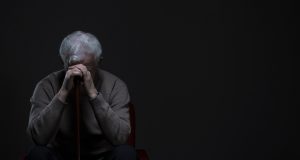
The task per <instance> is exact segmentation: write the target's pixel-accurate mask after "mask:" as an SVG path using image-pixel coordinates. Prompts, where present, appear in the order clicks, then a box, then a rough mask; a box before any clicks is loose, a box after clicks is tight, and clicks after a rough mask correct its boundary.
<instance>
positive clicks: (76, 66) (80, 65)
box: [69, 64, 88, 76]
mask: <svg viewBox="0 0 300 160" xmlns="http://www.w3.org/2000/svg"><path fill="white" fill-rule="evenodd" d="M69 68H70V69H74V68H77V69H79V70H80V71H81V72H82V75H83V76H86V74H87V71H88V70H87V68H86V66H84V65H83V64H77V65H73V66H70V67H69Z"/></svg>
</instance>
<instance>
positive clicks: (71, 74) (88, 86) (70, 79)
mask: <svg viewBox="0 0 300 160" xmlns="http://www.w3.org/2000/svg"><path fill="white" fill-rule="evenodd" d="M76 76H80V77H81V78H82V79H83V85H84V88H85V90H86V92H87V94H88V96H89V98H90V99H94V98H95V97H96V96H97V90H96V87H95V85H94V82H93V78H92V75H91V73H90V71H88V70H87V68H86V66H84V65H83V64H77V65H73V66H70V67H69V68H68V71H67V72H66V75H65V79H64V82H63V84H62V87H61V89H60V91H59V93H58V94H59V97H58V98H59V99H60V100H61V101H62V102H66V98H67V95H68V94H69V92H70V91H71V89H72V88H73V86H74V78H75V77H76Z"/></svg>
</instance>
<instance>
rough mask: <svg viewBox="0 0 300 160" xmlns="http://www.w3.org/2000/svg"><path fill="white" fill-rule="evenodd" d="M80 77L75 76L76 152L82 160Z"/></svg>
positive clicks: (78, 158)
mask: <svg viewBox="0 0 300 160" xmlns="http://www.w3.org/2000/svg"><path fill="white" fill-rule="evenodd" d="M79 100H80V79H79V77H76V78H75V106H76V116H75V118H76V153H77V155H76V156H77V160H80V108H79V107H80V106H79V105H80V101H79Z"/></svg>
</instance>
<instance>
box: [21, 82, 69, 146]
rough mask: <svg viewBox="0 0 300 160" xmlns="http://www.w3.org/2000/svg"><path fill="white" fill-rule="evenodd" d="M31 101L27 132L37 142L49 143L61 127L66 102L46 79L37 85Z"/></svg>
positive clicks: (39, 143)
mask: <svg viewBox="0 0 300 160" xmlns="http://www.w3.org/2000/svg"><path fill="white" fill-rule="evenodd" d="M30 102H31V104H32V106H31V111H30V115H29V123H28V127H27V132H28V133H29V135H30V136H31V138H32V139H33V141H34V142H35V143H36V144H38V145H47V144H48V143H50V141H51V140H52V138H54V137H55V135H56V132H57V131H58V129H59V121H60V119H61V117H62V113H63V110H64V108H65V105H66V104H64V103H63V102H61V101H60V100H59V99H58V97H57V95H56V93H53V89H51V85H47V84H46V82H45V81H42V82H39V83H38V84H37V85H36V88H35V90H34V92H33V95H32V97H31V98H30Z"/></svg>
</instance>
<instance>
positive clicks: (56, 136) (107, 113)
mask: <svg viewBox="0 0 300 160" xmlns="http://www.w3.org/2000/svg"><path fill="white" fill-rule="evenodd" d="M101 53H102V49H101V45H100V43H99V41H98V40H97V38H96V37H95V36H94V35H92V34H90V33H84V32H81V31H76V32H74V33H72V34H70V35H68V36H67V37H66V38H64V40H63V41H62V44H61V47H60V57H61V59H62V61H63V62H64V66H65V67H64V69H62V70H60V71H57V72H53V73H51V74H49V75H48V76H47V77H45V78H43V79H42V80H41V81H40V82H39V83H38V84H37V85H36V88H35V90H34V93H33V95H32V97H31V99H30V102H31V104H32V107H31V111H30V116H29V123H28V129H27V131H28V133H29V134H30V136H31V137H32V139H33V141H34V142H35V144H36V145H35V146H34V147H33V148H32V149H31V150H30V151H29V153H28V156H27V157H28V159H29V160H75V159H76V153H75V152H76V127H75V126H76V125H75V117H74V112H75V106H74V101H75V98H74V97H75V96H74V95H75V94H74V83H75V82H74V79H76V78H78V79H79V81H80V83H79V91H80V143H81V144H80V146H81V152H80V154H81V160H129V159H130V160H134V159H136V153H135V150H134V149H133V148H131V147H130V146H128V145H125V144H126V141H127V138H128V136H129V134H130V122H129V112H128V110H129V109H128V102H129V93H128V90H127V87H126V84H125V83H124V82H123V81H122V80H121V79H119V78H118V77H116V76H115V75H113V74H111V73H109V72H107V71H104V70H103V69H100V68H98V67H97V62H98V60H99V57H100V55H101Z"/></svg>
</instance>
